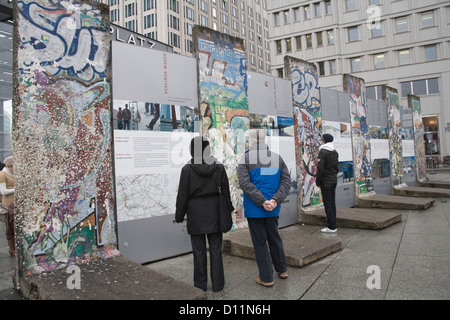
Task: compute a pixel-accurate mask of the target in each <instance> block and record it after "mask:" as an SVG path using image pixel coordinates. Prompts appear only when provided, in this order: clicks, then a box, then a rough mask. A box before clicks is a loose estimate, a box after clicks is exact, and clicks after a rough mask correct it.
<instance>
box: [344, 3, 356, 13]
mask: <svg viewBox="0 0 450 320" xmlns="http://www.w3.org/2000/svg"><path fill="white" fill-rule="evenodd" d="M345 4H346V6H347V11H353V10H356V0H346V1H345Z"/></svg>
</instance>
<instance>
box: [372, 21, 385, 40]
mask: <svg viewBox="0 0 450 320" xmlns="http://www.w3.org/2000/svg"><path fill="white" fill-rule="evenodd" d="M370 27H371V32H372V38H377V37H381V36H383V30H382V28H381V22H380V23H373V24H372V25H371V26H370Z"/></svg>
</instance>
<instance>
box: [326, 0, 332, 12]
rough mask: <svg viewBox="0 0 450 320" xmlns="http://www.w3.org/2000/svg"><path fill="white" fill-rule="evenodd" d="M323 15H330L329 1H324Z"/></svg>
mask: <svg viewBox="0 0 450 320" xmlns="http://www.w3.org/2000/svg"><path fill="white" fill-rule="evenodd" d="M325 13H326V14H331V13H332V12H331V1H330V0H328V1H325Z"/></svg>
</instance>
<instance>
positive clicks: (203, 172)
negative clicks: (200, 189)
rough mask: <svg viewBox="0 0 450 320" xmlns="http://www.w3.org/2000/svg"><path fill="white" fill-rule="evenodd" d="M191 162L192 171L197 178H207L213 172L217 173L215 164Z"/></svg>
mask: <svg viewBox="0 0 450 320" xmlns="http://www.w3.org/2000/svg"><path fill="white" fill-rule="evenodd" d="M193 160H194V159H192V160H191V168H192V170H194V171H195V172H196V173H197V174H198V175H199V176H203V177H208V176H212V175H213V174H214V172H216V171H217V163H216V162H213V163H212V164H207V163H200V164H199V163H197V164H195V163H193Z"/></svg>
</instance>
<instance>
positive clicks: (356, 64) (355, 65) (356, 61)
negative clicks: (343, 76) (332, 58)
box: [350, 57, 361, 72]
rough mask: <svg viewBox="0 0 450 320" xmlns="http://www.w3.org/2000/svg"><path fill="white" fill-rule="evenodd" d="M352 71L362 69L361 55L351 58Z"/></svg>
mask: <svg viewBox="0 0 450 320" xmlns="http://www.w3.org/2000/svg"><path fill="white" fill-rule="evenodd" d="M350 63H351V68H352V72H358V71H361V57H357V58H352V59H350Z"/></svg>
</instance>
